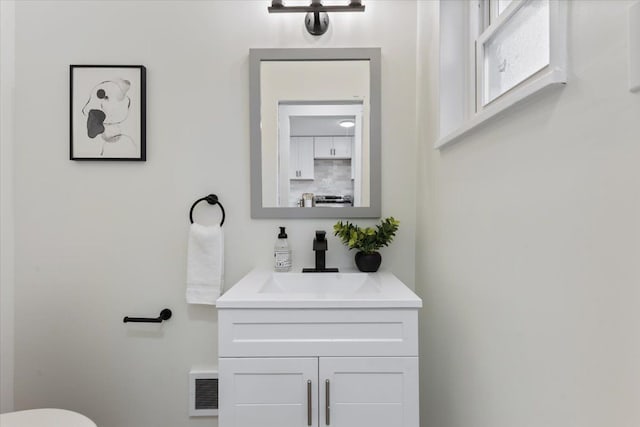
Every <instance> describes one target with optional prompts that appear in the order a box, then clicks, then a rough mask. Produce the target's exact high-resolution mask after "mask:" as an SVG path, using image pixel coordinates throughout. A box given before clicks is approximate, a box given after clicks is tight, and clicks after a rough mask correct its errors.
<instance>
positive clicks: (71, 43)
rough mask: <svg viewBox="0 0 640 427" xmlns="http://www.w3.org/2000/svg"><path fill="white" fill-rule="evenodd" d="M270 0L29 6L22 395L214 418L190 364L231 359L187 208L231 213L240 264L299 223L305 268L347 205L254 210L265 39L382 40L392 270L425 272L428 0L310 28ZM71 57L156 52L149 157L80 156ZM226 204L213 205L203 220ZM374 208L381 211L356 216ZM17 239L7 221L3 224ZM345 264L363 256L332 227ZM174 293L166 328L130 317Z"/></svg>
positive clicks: (119, 421) (24, 32) (297, 258)
mask: <svg viewBox="0 0 640 427" xmlns="http://www.w3.org/2000/svg"><path fill="white" fill-rule="evenodd" d="M268 4H269V2H268V1H261V2H258V1H157V2H156V1H146V0H143V1H137V2H136V1H127V2H119V1H87V2H84V1H41V2H26V1H25V2H23V1H21V2H18V3H17V6H16V92H17V96H16V137H17V144H16V147H15V198H16V200H15V208H16V217H15V222H16V303H15V310H16V343H15V347H16V348H15V350H16V366H15V372H16V384H15V401H16V407H17V408H18V409H23V408H29V407H43V406H54V407H63V408H68V409H72V410H77V411H80V412H83V413H86V414H87V415H88V416H90V417H91V418H93V419H94V420H95V421H96V423H97V424H98V425H99V426H100V427H123V426H136V427H146V426H149V427H151V426H174V427H178V426H194V427H195V426H205V425H215V420H213V421H212V420H211V419H197V420H196V419H193V420H189V419H188V417H187V373H188V370H189V367H190V366H191V365H192V364H206V363H211V362H215V360H216V357H217V331H216V328H217V319H216V311H215V309H212V308H208V307H187V306H186V304H185V302H184V278H185V255H186V237H187V229H188V210H189V207H190V206H191V203H192V202H193V201H194V200H195V199H196V198H198V197H201V196H203V195H206V194H208V193H216V194H218V196H219V197H220V200H221V201H222V203H223V204H224V207H225V209H226V211H227V220H226V222H225V233H226V234H225V238H226V253H225V255H226V265H225V268H226V272H227V273H226V279H227V282H228V283H229V284H232V283H234V282H235V281H237V280H238V279H240V278H241V277H242V276H243V275H244V274H245V273H246V272H248V271H249V270H250V269H251V268H252V267H253V266H256V265H263V266H266V265H270V264H271V262H272V259H273V258H272V257H273V256H272V253H273V243H274V240H275V237H276V234H277V226H278V225H285V226H287V231H288V234H289V238H290V240H291V243H292V245H293V248H294V263H295V265H296V267H298V268H299V267H302V266H303V265H312V264H313V253H312V250H311V244H312V239H313V235H314V230H316V229H325V230H327V231H330V230H331V227H332V225H333V223H334V222H335V221H334V220H298V221H294V220H283V221H274V220H252V219H251V218H250V204H249V201H250V196H249V109H248V107H249V90H248V87H249V84H248V83H249V82H248V79H249V69H248V53H249V48H267V47H321V46H322V47H381V48H382V87H383V93H382V98H383V104H382V116H383V123H382V145H383V148H382V158H383V160H382V168H383V169H382V192H383V196H382V213H383V215H384V216H389V215H393V216H395V217H396V218H398V219H400V221H401V226H400V231H399V234H398V236H397V238H396V240H395V241H394V243H393V245H392V246H391V247H390V248H386V249H385V250H384V252H383V256H384V261H383V268H387V269H390V270H392V271H393V272H394V273H395V274H397V275H398V276H399V277H400V278H401V279H402V280H404V281H405V282H406V283H408V284H409V285H410V286H413V282H414V274H415V263H414V247H415V239H414V235H415V215H416V204H415V199H414V197H415V192H416V189H415V185H416V177H415V172H416V167H415V161H414V153H415V142H416V125H415V105H416V95H415V83H414V82H415V61H416V57H415V51H416V47H415V45H416V24H417V23H416V19H415V15H416V3H415V2H413V1H397V0H394V1H388V2H387V1H375V2H369V3H367V11H366V12H365V13H363V14H332V15H331V21H332V22H331V27H330V29H329V32H328V33H327V34H326V35H325V36H323V37H321V38H319V39H318V38H313V37H312V36H310V35H308V34H306V30H305V29H304V27H303V18H302V16H301V15H298V14H291V15H288V14H283V15H277V14H274V15H269V14H268V13H267V10H266V9H267V5H268ZM69 64H144V65H146V67H147V89H148V92H147V93H148V98H147V106H148V116H147V117H148V127H147V144H148V156H147V159H148V160H147V162H146V163H119V162H104V163H101V162H72V161H69V160H68V158H67V157H68V142H69V131H68V127H69V121H68V102H69V100H68V93H69V88H68V80H69V79H68V76H69V75H68V73H69ZM218 214H219V213H218V210H217V208H213V207H210V206H203V205H199V207H198V208H197V210H196V218H198V219H199V220H200V221H201V222H213V221H216V220H218ZM358 222H359V223H360V222H361V223H363V224H372V223H374V222H375V221H358ZM3 239H4V235H3ZM327 258H328V259H327V263H328V264H329V265H337V266H345V265H352V259H353V253H349V252H348V251H347V250H346V249H345V248H344V247H342V245H341V244H340V243H339V241H338V240H337V239H336V238H334V237H333V236H331V239H330V241H329V252H328V254H327ZM165 306H166V307H170V308H171V309H172V310H173V311H174V317H173V318H172V319H171V320H170V321H169V322H167V323H166V324H164V325H163V326H162V327H160V328H156V327H154V326H153V325H146V326H145V325H124V324H122V320H121V319H122V316H124V315H154V314H157V313H158V312H159V310H160V309H161V308H163V307H165Z"/></svg>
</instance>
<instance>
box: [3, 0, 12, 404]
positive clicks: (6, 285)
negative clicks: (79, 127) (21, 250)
mask: <svg viewBox="0 0 640 427" xmlns="http://www.w3.org/2000/svg"><path fill="white" fill-rule="evenodd" d="M14 19H15V2H14V1H13V0H9V1H0V21H1V22H0V234H1V235H2V239H1V240H0V242H1V243H0V244H1V246H0V412H7V411H11V410H13V364H14V358H13V350H14V318H13V315H14V311H13V309H14V283H15V282H14V281H15V271H14V229H13V227H14V224H13V208H14V205H13V140H14V129H13V90H14V83H15V74H14V61H15V50H14V39H15V37H14V36H15V33H14V30H15V28H14V27H15V26H14Z"/></svg>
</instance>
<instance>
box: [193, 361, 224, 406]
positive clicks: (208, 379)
mask: <svg viewBox="0 0 640 427" xmlns="http://www.w3.org/2000/svg"><path fill="white" fill-rule="evenodd" d="M189 415H190V416H192V417H211V416H216V415H218V371H217V370H215V369H206V368H197V369H196V368H194V369H192V370H191V372H189Z"/></svg>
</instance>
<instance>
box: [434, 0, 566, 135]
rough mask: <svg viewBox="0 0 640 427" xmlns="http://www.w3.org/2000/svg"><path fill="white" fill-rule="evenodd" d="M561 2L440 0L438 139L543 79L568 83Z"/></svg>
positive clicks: (491, 113) (481, 118) (548, 82)
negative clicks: (439, 116) (439, 112)
mask: <svg viewBox="0 0 640 427" xmlns="http://www.w3.org/2000/svg"><path fill="white" fill-rule="evenodd" d="M564 3H566V2H565V1H563V0H472V1H453V2H452V1H450V0H447V1H441V2H440V92H441V93H440V110H441V120H440V140H439V141H438V143H437V144H436V147H440V146H442V145H444V144H447V143H449V142H452V141H454V140H456V139H458V138H459V137H460V136H462V135H464V134H466V133H468V132H469V131H471V130H472V129H473V128H475V127H476V126H478V125H479V124H480V123H482V122H484V121H486V120H488V119H490V118H492V117H493V116H495V115H497V114H498V113H500V112H502V111H504V110H505V109H507V108H509V107H510V106H512V105H514V104H515V103H518V102H521V101H522V100H524V99H525V98H527V97H528V96H530V95H532V94H533V93H535V92H538V91H539V90H541V89H543V88H545V87H547V86H550V85H554V84H558V83H566V66H565V62H566V52H565V50H566V22H565V21H566V4H564ZM460 52H463V53H462V54H461V53H460ZM461 87H464V88H466V89H465V90H462V91H461V90H460V88H461ZM465 91H466V93H463V92H465Z"/></svg>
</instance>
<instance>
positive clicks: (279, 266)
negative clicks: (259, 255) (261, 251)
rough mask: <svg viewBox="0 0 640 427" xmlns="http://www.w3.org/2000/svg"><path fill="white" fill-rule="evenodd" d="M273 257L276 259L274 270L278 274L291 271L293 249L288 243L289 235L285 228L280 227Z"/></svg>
mask: <svg viewBox="0 0 640 427" xmlns="http://www.w3.org/2000/svg"><path fill="white" fill-rule="evenodd" d="M273 257H274V258H275V265H274V270H275V271H278V272H287V271H291V248H290V247H289V242H288V241H287V233H286V232H285V227H280V234H278V239H277V240H276V244H275V246H274V250H273Z"/></svg>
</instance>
